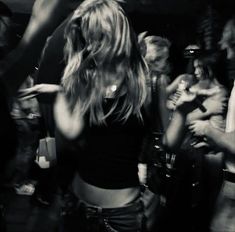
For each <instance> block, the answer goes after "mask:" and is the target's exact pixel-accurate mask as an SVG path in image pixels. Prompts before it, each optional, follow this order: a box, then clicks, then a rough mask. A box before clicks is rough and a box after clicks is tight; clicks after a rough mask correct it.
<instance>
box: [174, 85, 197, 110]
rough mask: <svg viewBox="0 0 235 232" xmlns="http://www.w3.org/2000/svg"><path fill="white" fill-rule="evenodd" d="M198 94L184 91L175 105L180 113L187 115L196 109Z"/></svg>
mask: <svg viewBox="0 0 235 232" xmlns="http://www.w3.org/2000/svg"><path fill="white" fill-rule="evenodd" d="M196 96H197V95H196V94H195V93H191V92H190V91H187V90H184V91H182V93H181V95H180V97H179V98H178V100H177V101H176V103H175V106H176V109H178V110H179V111H180V112H182V113H184V114H187V113H189V112H191V111H192V110H193V109H195V108H196V106H197V105H196V104H194V103H195V102H194V100H195V99H196Z"/></svg>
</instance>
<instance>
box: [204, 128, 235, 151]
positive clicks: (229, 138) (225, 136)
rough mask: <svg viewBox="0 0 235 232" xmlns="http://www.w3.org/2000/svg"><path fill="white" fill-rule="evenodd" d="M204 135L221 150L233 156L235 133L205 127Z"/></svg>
mask: <svg viewBox="0 0 235 232" xmlns="http://www.w3.org/2000/svg"><path fill="white" fill-rule="evenodd" d="M204 134H205V136H206V137H207V138H208V139H210V140H211V141H212V142H213V143H214V144H215V145H216V146H217V147H219V148H220V149H221V150H223V151H228V152H229V153H230V154H234V155H235V131H233V132H230V133H226V132H222V131H220V130H218V129H216V128H214V127H213V126H211V125H207V126H206V127H205V130H204Z"/></svg>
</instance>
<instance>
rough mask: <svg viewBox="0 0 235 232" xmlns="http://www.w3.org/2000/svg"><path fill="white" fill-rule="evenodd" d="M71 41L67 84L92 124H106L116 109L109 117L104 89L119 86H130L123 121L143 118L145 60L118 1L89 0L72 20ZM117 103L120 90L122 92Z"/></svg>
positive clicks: (64, 82) (64, 80) (73, 100)
mask: <svg viewBox="0 0 235 232" xmlns="http://www.w3.org/2000/svg"><path fill="white" fill-rule="evenodd" d="M65 37H66V39H67V42H66V46H65V56H66V58H67V65H66V68H65V70H64V76H63V78H62V85H63V86H64V90H65V93H66V95H67V97H68V99H69V100H70V103H71V106H70V107H71V109H72V108H73V107H74V105H76V104H80V105H81V108H82V113H83V114H85V113H86V112H87V111H88V110H89V114H90V122H93V123H103V122H104V121H105V118H106V116H108V115H109V114H110V113H111V112H112V111H113V110H114V108H115V106H116V104H117V100H116V102H115V103H114V104H113V107H111V109H110V111H109V112H108V113H104V111H103V108H102V101H103V98H104V91H105V89H106V88H107V87H108V86H109V85H112V84H113V83H117V84H118V86H119V87H120V88H123V86H125V89H126V92H127V94H126V98H125V100H124V103H123V107H122V108H121V109H120V113H119V115H117V118H118V119H127V118H128V117H129V115H130V114H131V113H136V114H137V115H138V116H141V114H140V107H141V106H142V104H143V103H144V101H145V98H146V80H145V62H144V60H143V59H142V56H141V54H140V49H139V46H138V43H137V40H136V35H135V33H134V31H133V29H132V27H131V26H130V23H129V21H128V18H127V16H126V14H125V12H124V11H123V9H122V7H121V6H120V4H119V3H118V1H115V0H85V1H84V2H82V3H81V5H80V6H79V7H78V8H77V9H76V10H75V12H74V14H73V16H72V18H71V20H70V21H69V22H68V25H67V28H66V31H65ZM116 92H117V96H116V97H117V99H118V97H120V96H119V94H118V93H119V91H118V89H117V91H116Z"/></svg>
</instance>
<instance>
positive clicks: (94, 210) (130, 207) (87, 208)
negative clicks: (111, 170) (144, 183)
mask: <svg viewBox="0 0 235 232" xmlns="http://www.w3.org/2000/svg"><path fill="white" fill-rule="evenodd" d="M77 207H78V208H79V209H80V210H83V211H84V212H85V213H86V214H93V215H100V214H102V215H105V214H106V213H107V214H110V213H112V214H113V213H115V214H118V213H123V211H128V212H129V211H130V212H131V211H136V210H137V209H141V207H143V203H142V200H141V198H140V197H138V198H137V199H136V200H134V201H132V202H130V203H128V204H127V205H124V206H121V207H115V208H103V207H100V206H97V205H91V204H89V203H87V202H85V201H83V200H78V204H77Z"/></svg>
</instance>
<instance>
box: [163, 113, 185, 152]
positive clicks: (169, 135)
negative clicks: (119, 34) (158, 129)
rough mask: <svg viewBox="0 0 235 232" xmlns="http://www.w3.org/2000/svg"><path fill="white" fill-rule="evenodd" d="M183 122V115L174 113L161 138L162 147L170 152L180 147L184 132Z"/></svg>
mask: <svg viewBox="0 0 235 232" xmlns="http://www.w3.org/2000/svg"><path fill="white" fill-rule="evenodd" d="M185 121H186V116H185V115H184V114H183V113H181V112H179V111H175V112H174V114H173V117H172V119H171V121H170V124H169V126H168V128H167V129H166V132H165V134H164V136H163V140H162V142H163V145H164V146H166V147H167V148H169V149H170V150H175V149H177V148H178V147H179V146H180V145H181V143H182V141H183V139H184V135H185V131H186V127H185Z"/></svg>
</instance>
